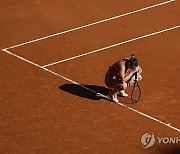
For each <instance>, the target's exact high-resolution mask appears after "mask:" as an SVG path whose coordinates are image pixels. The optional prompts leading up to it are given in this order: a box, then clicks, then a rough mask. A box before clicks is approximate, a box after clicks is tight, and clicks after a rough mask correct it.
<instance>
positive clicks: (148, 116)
mask: <svg viewBox="0 0 180 154" xmlns="http://www.w3.org/2000/svg"><path fill="white" fill-rule="evenodd" d="M2 50H3V51H4V52H6V53H8V54H10V55H12V56H14V57H16V58H19V59H21V60H23V61H25V62H27V63H30V64H32V65H34V66H36V67H39V68H41V69H43V70H45V71H47V72H49V73H52V74H54V75H56V76H59V77H61V78H63V79H65V80H66V81H69V82H71V83H73V84H76V85H79V86H80V87H82V88H85V89H86V90H89V91H91V92H93V93H95V94H96V93H97V92H96V91H94V90H92V89H89V88H87V87H86V86H83V85H81V84H79V83H78V82H76V81H73V80H71V79H69V78H67V77H64V76H62V75H60V74H58V73H56V72H53V71H51V70H49V69H47V68H44V67H42V66H40V65H38V64H36V63H34V62H31V61H30V60H27V59H25V58H23V57H21V56H18V55H16V54H14V53H11V52H10V51H8V50H7V49H2ZM118 105H121V106H123V107H125V108H127V109H129V110H131V111H133V112H136V113H138V114H140V115H142V116H144V117H146V118H149V119H151V120H154V121H156V122H158V123H160V124H162V125H165V126H166V127H169V128H171V129H173V130H175V131H177V132H180V129H179V128H176V127H174V126H172V125H171V124H170V123H165V122H163V121H160V120H159V119H156V118H154V117H152V116H150V115H148V114H145V113H143V112H141V111H138V110H136V109H133V108H131V107H129V106H127V105H125V104H122V103H118Z"/></svg>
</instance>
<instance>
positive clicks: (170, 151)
mask: <svg viewBox="0 0 180 154" xmlns="http://www.w3.org/2000/svg"><path fill="white" fill-rule="evenodd" d="M158 151H159V153H161V154H180V146H178V147H177V146H176V147H170V148H162V149H159V150H158Z"/></svg>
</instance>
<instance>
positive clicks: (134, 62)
mask: <svg viewBox="0 0 180 154" xmlns="http://www.w3.org/2000/svg"><path fill="white" fill-rule="evenodd" d="M129 65H130V66H131V67H137V66H138V59H137V58H136V57H135V56H134V55H133V54H132V55H131V58H130V59H129Z"/></svg>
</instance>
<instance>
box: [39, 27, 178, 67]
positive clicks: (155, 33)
mask: <svg viewBox="0 0 180 154" xmlns="http://www.w3.org/2000/svg"><path fill="white" fill-rule="evenodd" d="M176 28H180V25H178V26H174V27H171V28H167V29H164V30H161V31H158V32H154V33H150V34H147V35H143V36H140V37H136V38H133V39H130V40H127V41H123V42H119V43H116V44H113V45H110V46H107V47H104V48H100V49H97V50H93V51H90V52H86V53H83V54H80V55H77V56H74V57H71V58H67V59H63V60H60V61H56V62H54V63H50V64H47V65H44V66H42V67H44V68H45V67H49V66H52V65H56V64H59V63H63V62H66V61H69V60H73V59H76V58H80V57H83V56H86V55H89V54H93V53H96V52H99V51H102V50H106V49H110V48H113V47H116V46H119V45H122V44H126V43H129V42H132V41H136V40H140V39H143V38H146V37H150V36H153V35H157V34H160V33H163V32H167V31H170V30H173V29H176Z"/></svg>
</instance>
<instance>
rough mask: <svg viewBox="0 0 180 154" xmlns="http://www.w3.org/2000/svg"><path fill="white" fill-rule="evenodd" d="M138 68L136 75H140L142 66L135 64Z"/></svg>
mask: <svg viewBox="0 0 180 154" xmlns="http://www.w3.org/2000/svg"><path fill="white" fill-rule="evenodd" d="M137 69H138V75H140V74H141V73H142V68H141V67H140V66H137Z"/></svg>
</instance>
